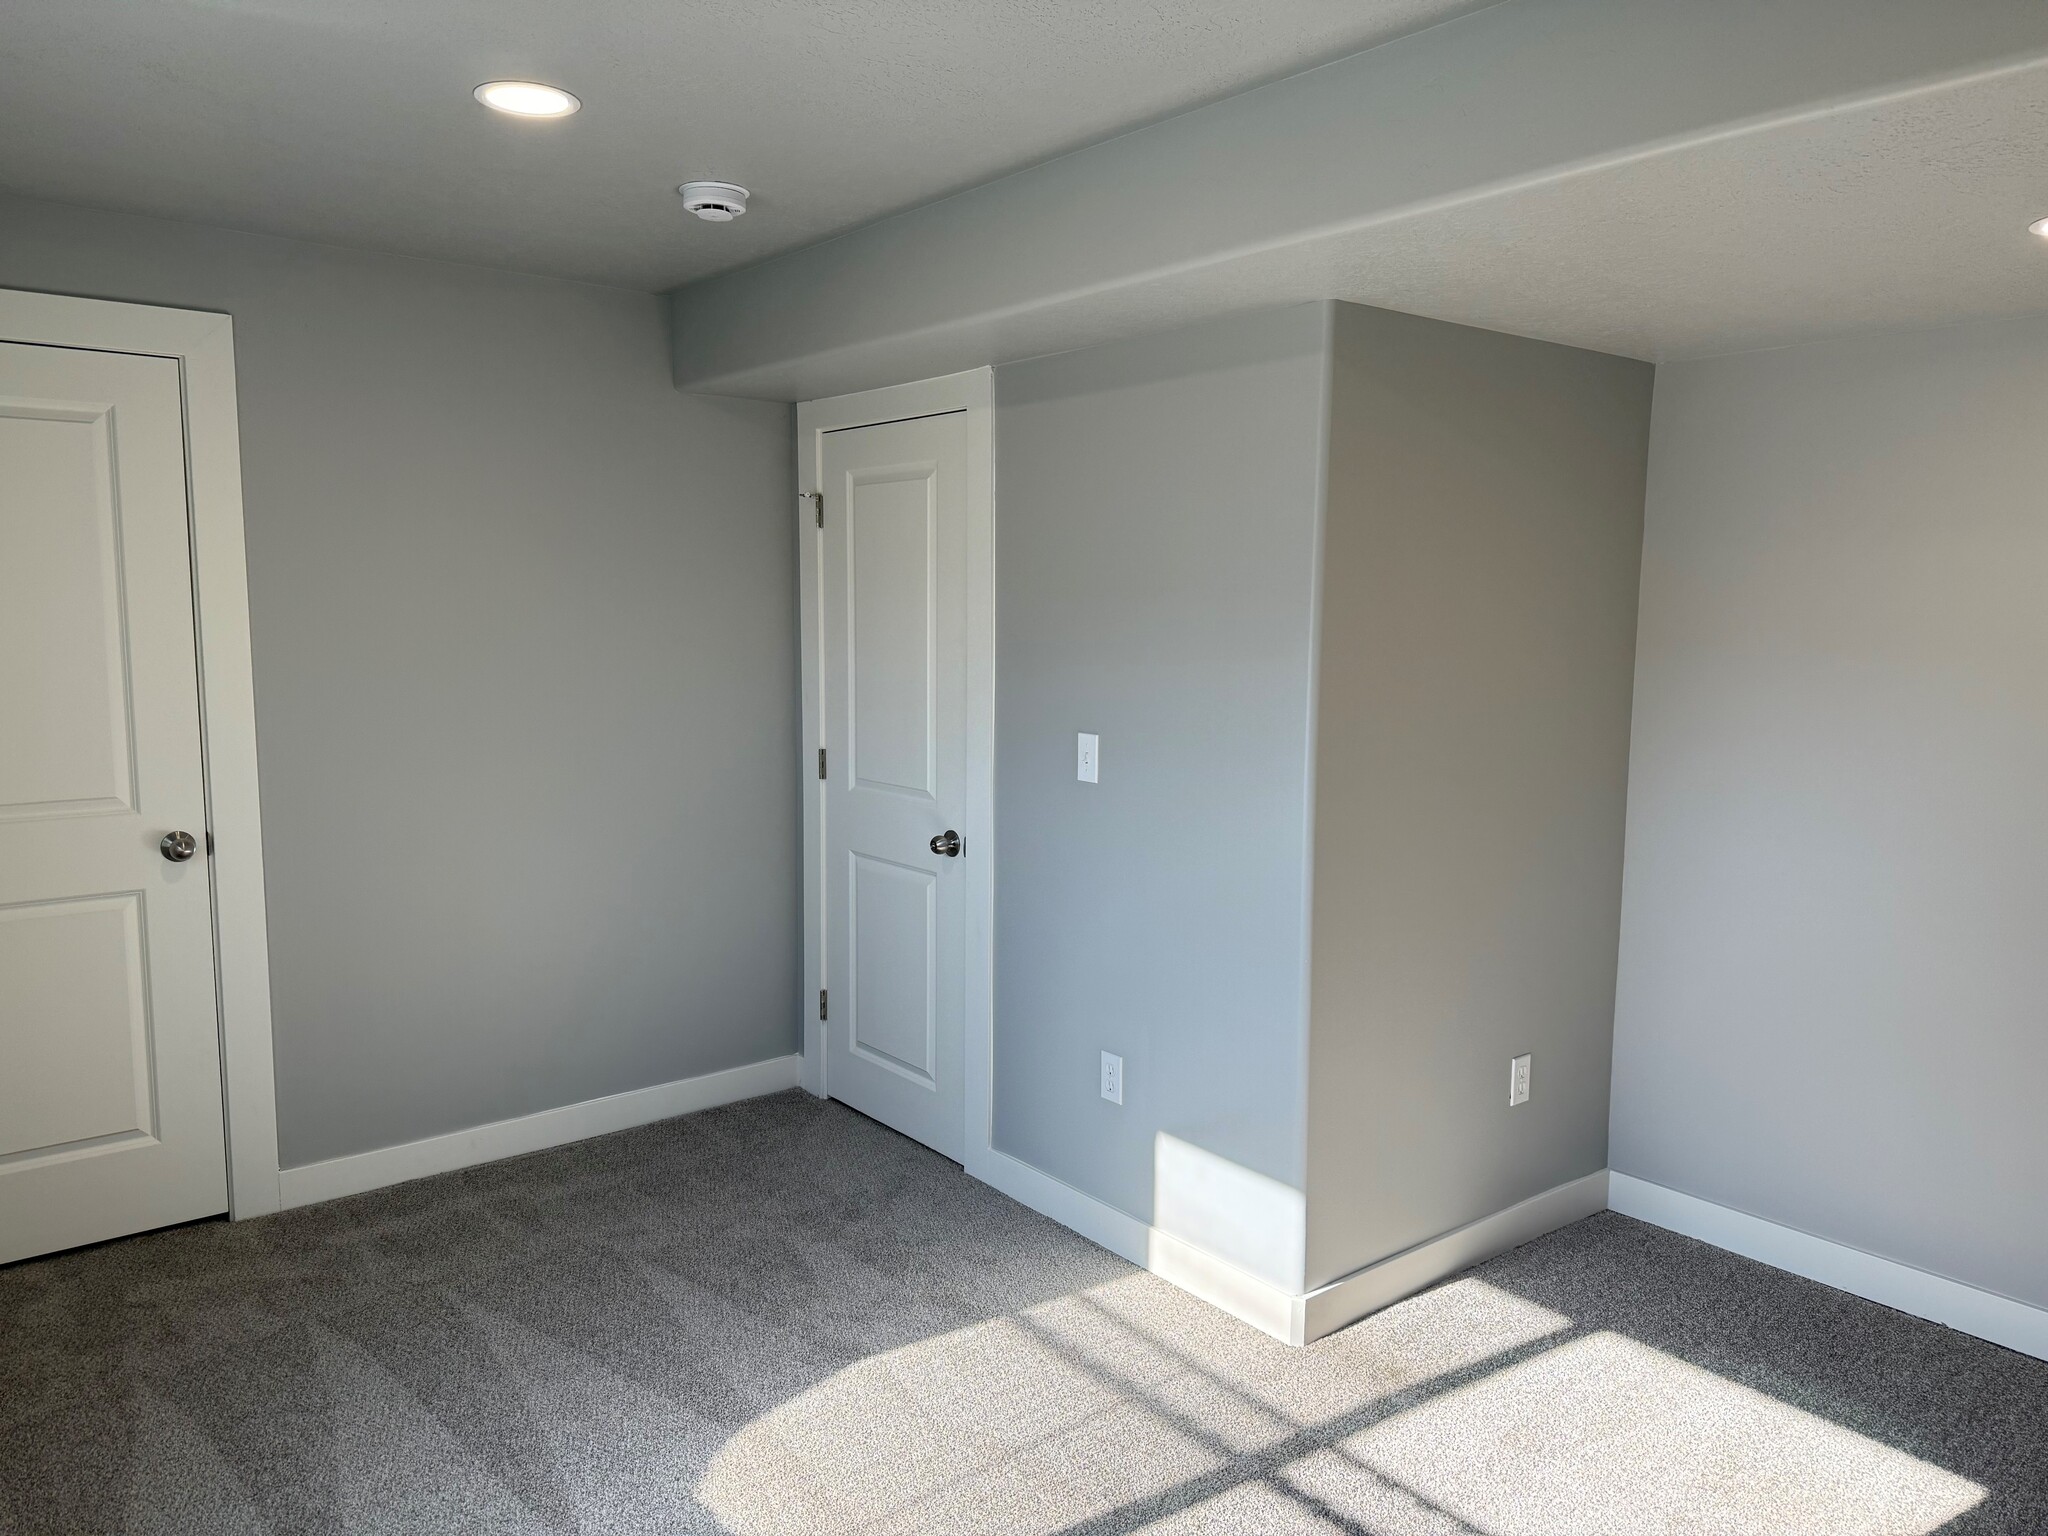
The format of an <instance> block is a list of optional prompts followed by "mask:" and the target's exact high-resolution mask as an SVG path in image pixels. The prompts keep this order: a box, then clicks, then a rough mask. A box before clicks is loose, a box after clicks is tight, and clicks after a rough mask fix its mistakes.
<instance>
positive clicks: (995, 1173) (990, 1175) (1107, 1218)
mask: <svg viewBox="0 0 2048 1536" xmlns="http://www.w3.org/2000/svg"><path fill="white" fill-rule="evenodd" d="M967 1171H968V1172H969V1173H971V1174H973V1175H974V1177H975V1178H977V1179H979V1180H981V1182H982V1183H984V1184H993V1185H994V1186H995V1187H996V1188H997V1189H999V1190H1001V1191H1002V1192H1003V1193H1004V1194H1006V1195H1008V1196H1009V1197H1010V1198H1011V1199H1012V1200H1014V1201H1016V1202H1017V1203H1018V1204H1019V1205H1028V1206H1030V1207H1031V1209H1032V1210H1034V1211H1036V1212H1038V1214H1039V1215H1041V1216H1050V1217H1051V1218H1052V1219H1053V1220H1054V1221H1056V1222H1058V1223H1059V1224H1060V1225H1061V1226H1063V1227H1066V1228H1068V1229H1069V1230H1071V1231H1075V1232H1078V1233H1080V1234H1081V1235H1082V1236H1083V1237H1085V1238H1087V1239H1088V1241H1089V1242H1091V1243H1094V1244H1096V1245H1097V1246H1098V1247H1102V1248H1107V1249H1108V1250H1109V1251H1110V1252H1111V1253H1113V1254H1115V1255H1116V1256H1117V1257H1118V1258H1120V1259H1129V1260H1130V1261H1131V1262H1132V1263H1133V1264H1140V1265H1142V1264H1143V1263H1144V1262H1145V1254H1146V1249H1147V1247H1148V1245H1149V1243H1150V1238H1151V1232H1152V1229H1151V1228H1150V1227H1148V1226H1147V1225H1146V1224H1145V1223H1144V1222H1142V1221H1140V1220H1138V1218H1137V1217H1135V1216H1133V1215H1131V1214H1130V1213H1129V1212H1127V1211H1120V1210H1118V1209H1117V1208H1116V1207H1115V1206H1113V1205H1111V1204H1109V1203H1108V1202H1107V1201H1105V1200H1098V1199H1096V1198H1095V1197H1094V1196H1093V1195H1084V1194H1083V1193H1081V1191H1080V1190H1078V1189H1076V1188H1074V1186H1073V1185H1071V1184H1066V1183H1063V1182H1061V1181H1060V1180H1058V1179H1056V1178H1054V1177H1053V1176H1052V1175H1051V1174H1049V1173H1047V1172H1046V1171H1045V1170H1044V1169H1042V1168H1034V1167H1033V1166H1032V1165H1031V1164H1029V1163H1027V1162H1025V1161H1024V1160H1023V1159H1022V1158H1016V1157H1012V1156H1010V1154H1009V1153H1007V1152H998V1151H996V1150H995V1149H994V1148H993V1147H991V1148H989V1149H987V1150H986V1151H970V1152H969V1153H968V1154H967Z"/></svg>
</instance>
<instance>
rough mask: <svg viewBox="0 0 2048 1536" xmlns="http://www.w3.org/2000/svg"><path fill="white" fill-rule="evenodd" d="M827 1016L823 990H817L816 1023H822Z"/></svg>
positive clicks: (821, 988)
mask: <svg viewBox="0 0 2048 1536" xmlns="http://www.w3.org/2000/svg"><path fill="white" fill-rule="evenodd" d="M828 1017H829V1015H828V1014H827V1013H826V1012H825V989H824V988H823V987H820V988H818V1022H819V1023H820V1024H822V1023H824V1022H825V1020H826V1019H827V1018H828Z"/></svg>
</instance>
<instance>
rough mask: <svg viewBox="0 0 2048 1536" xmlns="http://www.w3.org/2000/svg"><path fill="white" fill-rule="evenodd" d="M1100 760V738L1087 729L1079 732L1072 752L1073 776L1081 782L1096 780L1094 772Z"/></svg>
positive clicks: (1090, 782) (1086, 782)
mask: <svg viewBox="0 0 2048 1536" xmlns="http://www.w3.org/2000/svg"><path fill="white" fill-rule="evenodd" d="M1101 760H1102V738H1101V737H1100V736H1096V735H1093V734H1092V733H1090V732H1088V731H1083V732H1081V734H1080V736H1079V738H1078V739H1077V742H1076V746H1075V752H1074V777H1075V778H1077V779H1079V780H1080V781H1081V782H1082V783H1083V784H1093V783H1095V782H1096V778H1095V773H1096V768H1097V766H1098V764H1099V763H1100V762H1101Z"/></svg>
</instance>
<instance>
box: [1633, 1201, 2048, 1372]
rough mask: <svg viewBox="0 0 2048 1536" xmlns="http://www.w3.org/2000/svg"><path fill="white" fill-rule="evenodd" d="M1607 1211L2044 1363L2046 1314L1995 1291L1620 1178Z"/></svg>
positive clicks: (2047, 1355) (2047, 1350)
mask: <svg viewBox="0 0 2048 1536" xmlns="http://www.w3.org/2000/svg"><path fill="white" fill-rule="evenodd" d="M1608 1204H1609V1206H1610V1207H1611V1208H1612V1209H1614V1210H1617V1211H1619V1212H1621V1214H1622V1215H1624V1216H1633V1217H1635V1219H1636V1220H1638V1221H1647V1222H1648V1223H1650V1225H1651V1226H1653V1227H1663V1228H1665V1229H1666V1230H1667V1231H1671V1232H1677V1233H1680V1234H1682V1235H1684V1236H1686V1237H1695V1238H1698V1239H1699V1240H1700V1241H1701V1242H1703V1243H1712V1244H1713V1245H1714V1246H1715V1247H1716V1248H1725V1249H1727V1250H1728V1251H1729V1252H1730V1253H1739V1254H1741V1255H1742V1256H1743V1257H1744V1258H1746V1259H1755V1260H1756V1261H1757V1262H1758V1263H1760V1264H1768V1265H1770V1266H1771V1267H1772V1268H1773V1269H1782V1270H1785V1271H1787V1272H1788V1273H1790V1274H1795V1275H1803V1276H1804V1277H1805V1278H1806V1279H1808V1280H1818V1281H1819V1282H1820V1283H1821V1284H1822V1285H1831V1286H1833V1287H1834V1288H1835V1289H1836V1290H1838V1291H1847V1292H1849V1294H1850V1295H1852V1296H1861V1297H1863V1298H1864V1299H1865V1300H1867V1301H1875V1302H1879V1303H1881V1304H1883V1305H1884V1306H1887V1307H1892V1308H1895V1309H1896V1310H1898V1311H1900V1312H1909V1313H1911V1314H1912V1315H1913V1316H1914V1317H1924V1318H1926V1319H1927V1320H1928V1321H1929V1322H1935V1323H1941V1324H1943V1325H1944V1326H1945V1327H1949V1328H1954V1329H1956V1330H1958V1331H1959V1332H1962V1333H1969V1334H1975V1335H1976V1336H1977V1337H1978V1338H1980V1339H1989V1340H1990V1341H1991V1342H1992V1343H1994V1344H2003V1345H2004V1346H2005V1347H2006V1348H2007V1349H2016V1350H2018V1351H2019V1352H2020V1353H2021V1354H2023V1355H2032V1356H2034V1357H2035V1358H2037V1359H2041V1360H2048V1310H2044V1309H2042V1308H2040V1307H2036V1306H2030V1305H2029V1304H2028V1303H2026V1302H2024V1301H2015V1300H2014V1299H2013V1298H2012V1297H2010V1296H2001V1295H1999V1294H1998V1293H1997V1292H1996V1291H1986V1290H1980V1289H1979V1288H1978V1287H1976V1286H1974V1285H1968V1284H1965V1283H1964V1282H1963V1281H1961V1280H1951V1279H1949V1278H1948V1277H1947V1276H1946V1275H1937V1274H1934V1273H1932V1272H1930V1271H1928V1270H1924V1269H1915V1268H1914V1267H1913V1266H1912V1265H1910V1264H1901V1263H1899V1262H1898V1261H1897V1260H1896V1259H1884V1258H1879V1257H1878V1256H1877V1255H1876V1254H1874V1253H1866V1252H1864V1251H1863V1250H1862V1249H1861V1248H1851V1247H1849V1246H1848V1245H1847V1244H1846V1243H1837V1242H1831V1241H1830V1240H1828V1239H1827V1238H1824V1237H1815V1236H1814V1235H1813V1234H1812V1233H1811V1232H1802V1231H1800V1230H1799V1229H1798V1228H1797V1227H1787V1226H1780V1225H1779V1224H1778V1223H1777V1222H1775V1221H1766V1220H1764V1218H1763V1217H1761V1216H1751V1215H1749V1214H1748V1213H1746V1212H1744V1211H1737V1210H1731V1209H1730V1208H1729V1207H1727V1206H1725V1205H1716V1204H1714V1202H1713V1201H1711V1200H1702V1199H1700V1198H1699V1197H1698V1196H1697V1195H1687V1194H1681V1193H1680V1192H1679V1191H1678V1190H1675V1189H1666V1188H1665V1187H1664V1186H1663V1185H1661V1184H1652V1183H1650V1182H1649V1181H1648V1180H1647V1179H1638V1178H1635V1177H1633V1176H1631V1175H1629V1174H1626V1173H1616V1174H1612V1175H1610V1176H1609V1180H1608Z"/></svg>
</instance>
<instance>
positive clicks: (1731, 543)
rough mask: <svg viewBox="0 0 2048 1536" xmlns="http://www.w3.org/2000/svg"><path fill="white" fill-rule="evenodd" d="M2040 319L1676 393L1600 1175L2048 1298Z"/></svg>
mask: <svg viewBox="0 0 2048 1536" xmlns="http://www.w3.org/2000/svg"><path fill="white" fill-rule="evenodd" d="M2044 421H2048V319H2031V320H2027V321H2024V322H2003V323H1999V324H1996V325H1989V326H1971V327H1953V328H1946V329H1941V330H1932V331H1920V332H1913V333H1906V334H1894V335H1884V336H1870V337H1863V338H1858V339H1854V340H1848V341H1842V342H1836V343H1829V344H1825V345H1816V346H1807V347H1800V348H1795V349H1789V350H1784V351H1777V352H1768V353H1758V354H1752V355H1749V356H1742V357H1729V358H1720V359H1715V360H1712V361H1707V362H1697V363H1687V364H1682V365H1677V366H1670V367H1666V368H1665V369H1663V370H1662V371H1661V372H1660V374H1659V377H1658V383H1657V406H1656V420H1655V427H1654V431H1653V435H1652V451H1651V472H1650V490H1649V509H1648V521H1647V529H1646V542H1645V548H1644V556H1643V596H1642V627H1641V642H1640V660H1639V663H1638V671H1637V685H1636V710H1635V739H1634V757H1633V762H1632V767H1631V774H1630V786H1629V826H1628V872H1627V883H1626V891H1625V896H1624V901H1623V918H1622V942H1621V968H1620V985H1619V995H1618V998H1617V1017H1616V1038H1615V1066H1614V1075H1615V1081H1614V1118H1613V1166H1614V1167H1615V1168H1616V1169H1617V1170H1618V1171H1620V1172H1623V1173H1629V1174H1635V1175H1637V1176H1639V1177H1641V1178H1645V1179H1651V1180H1654V1181H1655V1182H1657V1183H1659V1184H1664V1185H1668V1186H1670V1187H1672V1188H1675V1189H1680V1190H1684V1191H1686V1192H1687V1193H1689V1194H1694V1195H1699V1196H1702V1197H1704V1198H1706V1199H1708V1200H1713V1201H1717V1202H1719V1203H1721V1204H1723V1205H1728V1206H1732V1207H1734V1208H1736V1209H1738V1210H1743V1211H1748V1212H1751V1213H1753V1214H1755V1215H1758V1216H1763V1217H1766V1218H1768V1219H1770V1220H1772V1221H1777V1222H1783V1223H1786V1224H1788V1225H1790V1226H1793V1227H1797V1228H1801V1229H1803V1230H1805V1231H1808V1232H1812V1233H1815V1234H1817V1235H1819V1236H1822V1237H1826V1238H1830V1239H1833V1240H1835V1241H1837V1242H1842V1243H1847V1244H1850V1245H1852V1246H1854V1247H1858V1248H1862V1249H1865V1250H1867V1251H1869V1252H1872V1253H1876V1254H1880V1255H1883V1256H1885V1257H1887V1258H1892V1259H1897V1260H1901V1261H1903V1262H1905V1263H1908V1264H1913V1265H1917V1266H1919V1267H1920V1268H1923V1269H1927V1270H1931V1271H1934V1272H1935V1273H1938V1274H1944V1275H1949V1276H1953V1277H1954V1278H1957V1279H1960V1280H1964V1281H1967V1282H1969V1283H1971V1284H1973V1285H1978V1286H1983V1287H1986V1288H1989V1289H1991V1290H1994V1291H2000V1292H2003V1293H2005V1294H2006V1295H2009V1296H2013V1297H2016V1298H2018V1299H2020V1300H2022V1301H2026V1302H2031V1303H2033V1304H2035V1305H2037V1306H2038V1305H2043V1304H2048V1222H2044V1221H2043V1220H2042V1219H2041V1208H2042V1207H2041V1175H2042V1171H2043V1169H2048V1114H2044V1113H2043V1112H2042V1109H2041V1106H2040V1103H2039V1098H2040V1092H2041V1085H2042V1084H2043V1083H2044V1082H2048V1028H2044V1027H2043V999H2044V998H2048V943H2044V942H2043V935H2044V934H2048V793H2044V785H2048V667H2044V665H2043V658H2044V656H2048V603H2044V601H2043V575H2044V572H2048V518H2044V517H2043V516H2042V509H2041V497H2042V487H2043V485H2044V484H2048V431H2044V430H2043V423H2044Z"/></svg>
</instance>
